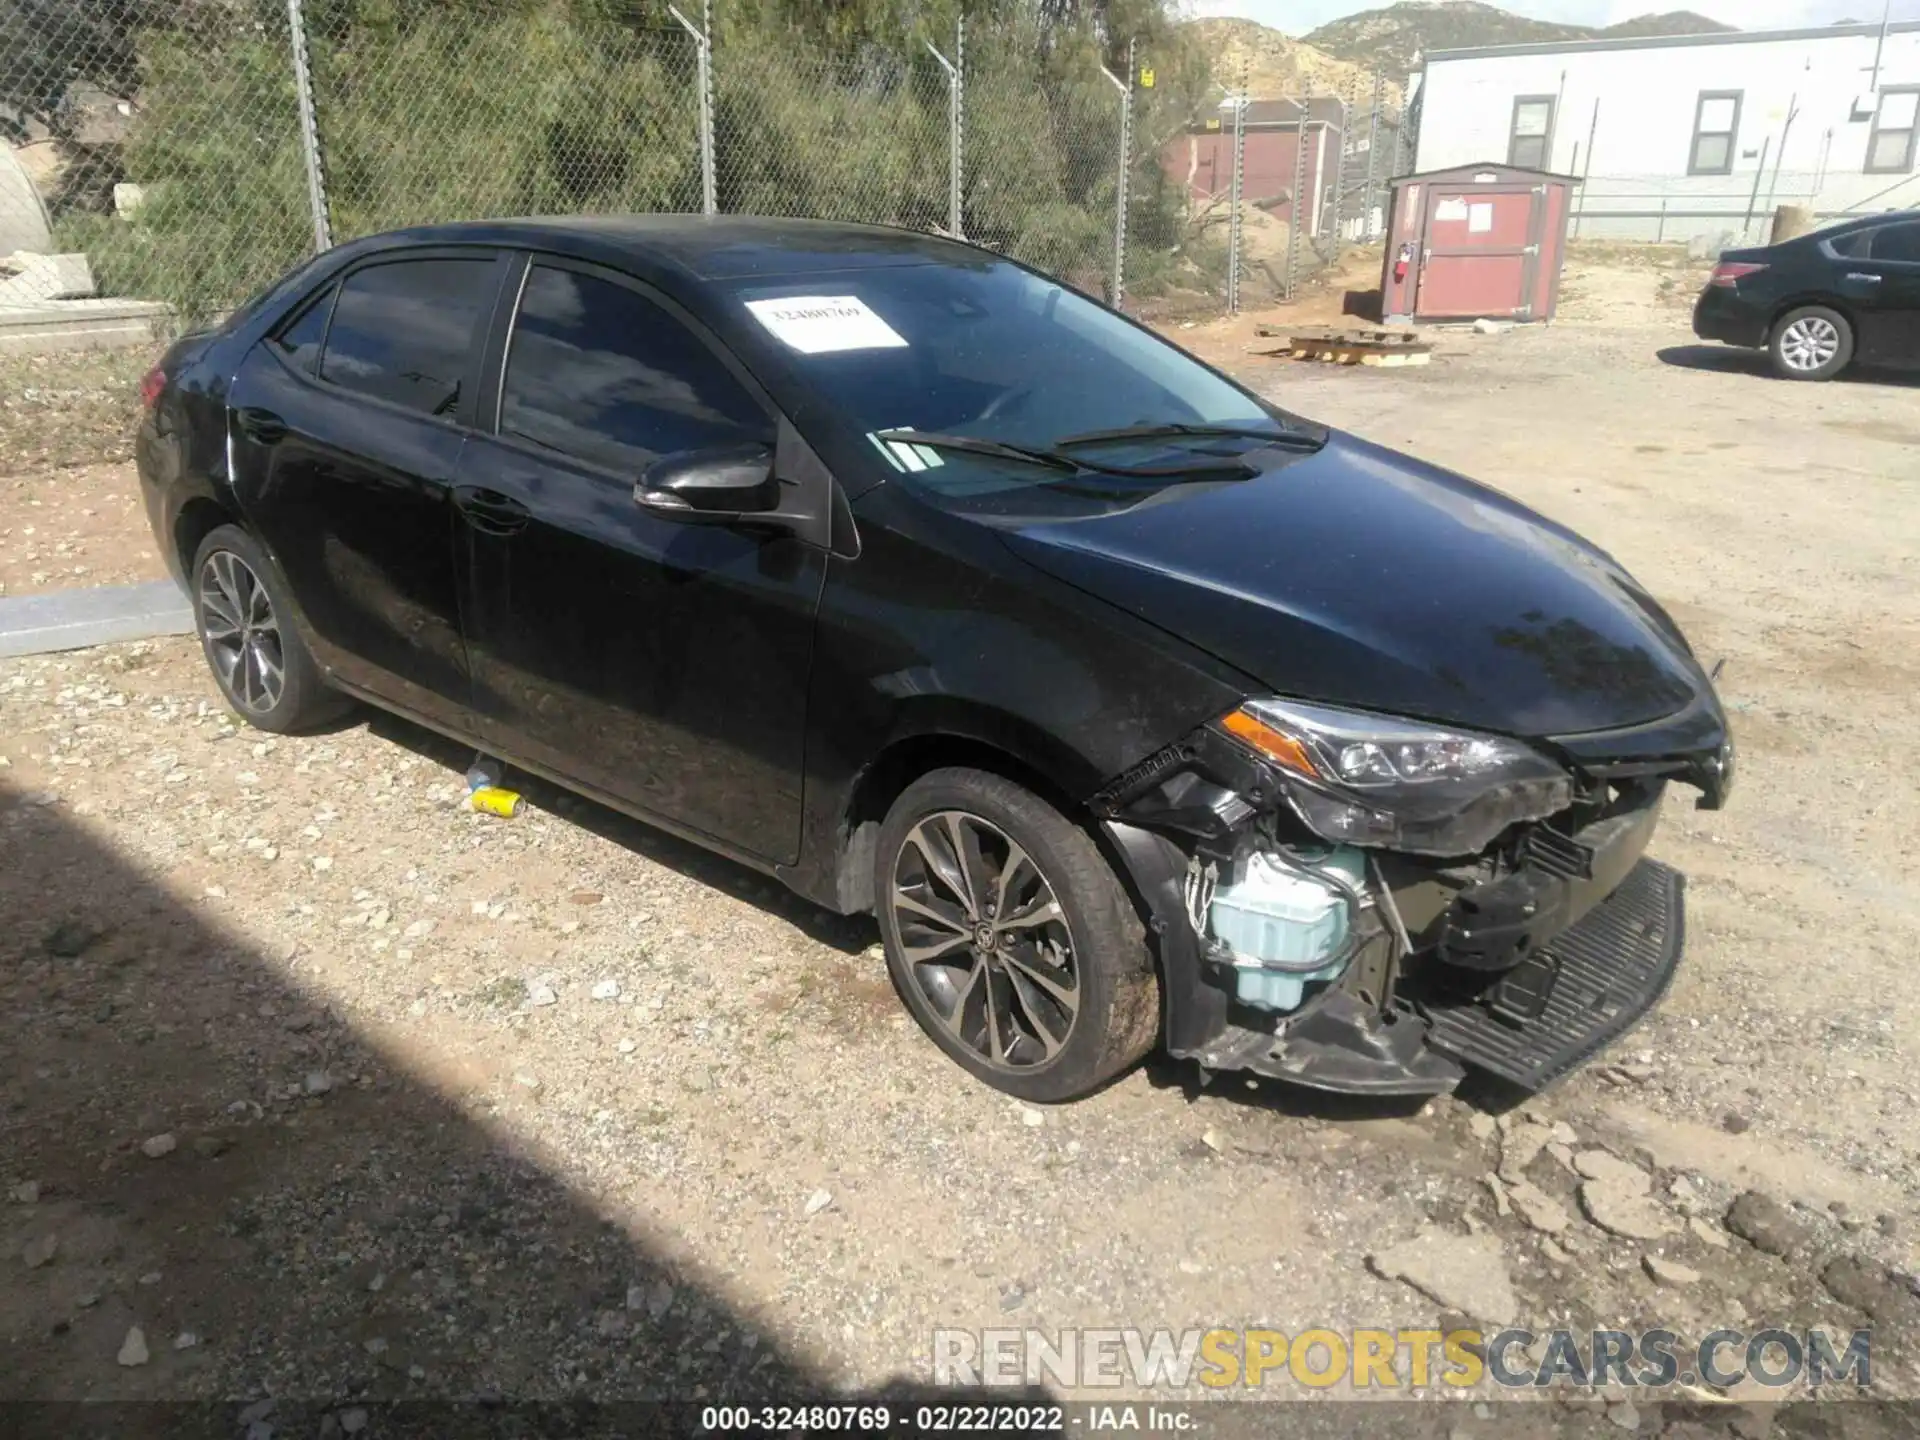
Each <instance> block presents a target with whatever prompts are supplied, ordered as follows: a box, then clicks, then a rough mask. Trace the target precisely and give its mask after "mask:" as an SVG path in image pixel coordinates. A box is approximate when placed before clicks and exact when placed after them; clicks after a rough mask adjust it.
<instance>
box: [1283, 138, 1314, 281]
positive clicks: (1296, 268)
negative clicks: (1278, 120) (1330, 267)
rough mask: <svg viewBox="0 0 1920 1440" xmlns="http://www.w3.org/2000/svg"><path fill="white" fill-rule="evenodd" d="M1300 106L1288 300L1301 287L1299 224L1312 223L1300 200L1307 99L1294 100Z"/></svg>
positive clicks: (1289, 240)
mask: <svg viewBox="0 0 1920 1440" xmlns="http://www.w3.org/2000/svg"><path fill="white" fill-rule="evenodd" d="M1294 103H1295V104H1297V105H1298V106H1299V107H1300V118H1299V121H1298V122H1297V123H1296V124H1295V126H1294V142H1293V199H1292V200H1291V201H1290V202H1289V204H1288V206H1287V217H1288V220H1289V222H1290V223H1289V224H1288V226H1287V299H1289V300H1291V299H1293V296H1294V292H1295V291H1297V290H1298V289H1299V288H1300V227H1301V226H1302V225H1303V224H1311V223H1312V221H1311V220H1310V219H1307V218H1304V217H1306V216H1308V215H1309V214H1310V212H1309V211H1308V209H1307V207H1306V206H1304V205H1302V204H1301V203H1300V200H1301V196H1302V193H1303V192H1304V190H1305V188H1306V183H1307V113H1308V111H1307V102H1306V101H1305V100H1299V101H1296V102H1294Z"/></svg>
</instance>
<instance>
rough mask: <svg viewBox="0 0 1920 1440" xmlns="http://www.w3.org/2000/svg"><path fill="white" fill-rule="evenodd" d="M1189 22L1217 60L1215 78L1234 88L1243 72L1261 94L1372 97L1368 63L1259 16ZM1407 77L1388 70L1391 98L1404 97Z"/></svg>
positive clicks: (1264, 97)
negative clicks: (1282, 30)
mask: <svg viewBox="0 0 1920 1440" xmlns="http://www.w3.org/2000/svg"><path fill="white" fill-rule="evenodd" d="M1189 24H1190V26H1191V28H1192V31H1193V33H1194V34H1195V35H1197V36H1198V37H1199V39H1200V44H1201V47H1202V48H1203V49H1204V50H1205V52H1206V54H1207V56H1208V57H1209V59H1211V61H1212V63H1213V78H1214V80H1215V82H1216V83H1218V84H1220V85H1223V86H1225V87H1226V88H1228V89H1230V90H1231V89H1238V88H1239V86H1240V85H1241V83H1242V76H1243V75H1244V76H1245V84H1246V87H1247V92H1248V93H1249V94H1250V95H1252V96H1253V97H1254V98H1255V99H1257V100H1283V99H1297V98H1299V97H1301V96H1305V95H1339V96H1343V97H1345V98H1346V99H1348V100H1350V101H1352V102H1354V103H1356V104H1357V103H1361V102H1363V101H1366V100H1369V99H1371V98H1372V95H1373V76H1372V74H1371V72H1369V71H1368V69H1367V68H1366V67H1365V66H1364V65H1355V64H1352V63H1350V62H1349V61H1346V60H1338V59H1335V58H1334V57H1333V56H1331V55H1329V54H1327V53H1326V52H1325V51H1324V50H1321V49H1319V48H1317V47H1315V46H1313V45H1310V44H1308V43H1307V42H1306V41H1304V40H1296V39H1294V38H1293V37H1292V36H1291V35H1283V34H1281V33H1280V32H1279V31H1278V30H1272V29H1269V28H1268V27H1267V26H1265V25H1262V24H1260V23H1259V22H1258V21H1254V20H1226V19H1212V20H1194V21H1190V22H1189ZM1405 78H1406V77H1405V74H1404V72H1401V73H1394V72H1389V73H1388V74H1387V76H1386V79H1387V81H1388V85H1387V99H1388V101H1389V103H1391V104H1395V105H1398V104H1399V103H1400V93H1401V89H1402V86H1403V82H1404V80H1405Z"/></svg>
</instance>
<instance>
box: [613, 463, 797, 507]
mask: <svg viewBox="0 0 1920 1440" xmlns="http://www.w3.org/2000/svg"><path fill="white" fill-rule="evenodd" d="M633 499H634V503H635V504H637V505H639V506H640V507H641V508H642V509H646V510H651V511H654V512H655V513H656V514H658V515H661V516H662V517H666V518H671V519H675V520H690V521H698V520H721V521H724V520H731V519H735V518H737V517H740V516H751V515H764V514H767V513H769V512H771V511H773V510H777V509H779V508H780V482H779V481H778V480H777V479H775V478H774V473H773V451H772V450H770V449H768V448H767V447H766V446H765V445H730V446H727V447H725V448H723V449H714V450H683V451H681V452H680V453H679V454H677V455H662V456H661V457H660V458H659V459H658V460H656V461H654V462H653V464H651V465H649V466H648V467H647V470H646V473H645V474H644V475H643V476H642V477H641V479H640V483H639V484H637V485H635V486H634V487H633Z"/></svg>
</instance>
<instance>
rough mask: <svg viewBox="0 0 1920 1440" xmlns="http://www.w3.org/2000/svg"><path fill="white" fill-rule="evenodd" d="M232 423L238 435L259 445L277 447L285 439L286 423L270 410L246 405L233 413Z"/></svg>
mask: <svg viewBox="0 0 1920 1440" xmlns="http://www.w3.org/2000/svg"><path fill="white" fill-rule="evenodd" d="M233 423H234V424H235V425H237V426H238V427H239V429H240V433H241V434H242V435H244V436H246V437H247V438H248V439H249V440H252V441H254V442H255V443H256V444H260V445H278V444H279V443H280V442H281V441H282V440H284V439H286V438H287V422H286V421H284V420H282V419H281V418H280V417H279V416H278V415H276V414H274V413H273V411H271V410H266V409H262V408H261V407H260V406H258V405H246V406H243V407H241V408H240V409H239V410H236V411H235V412H234V416H233Z"/></svg>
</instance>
